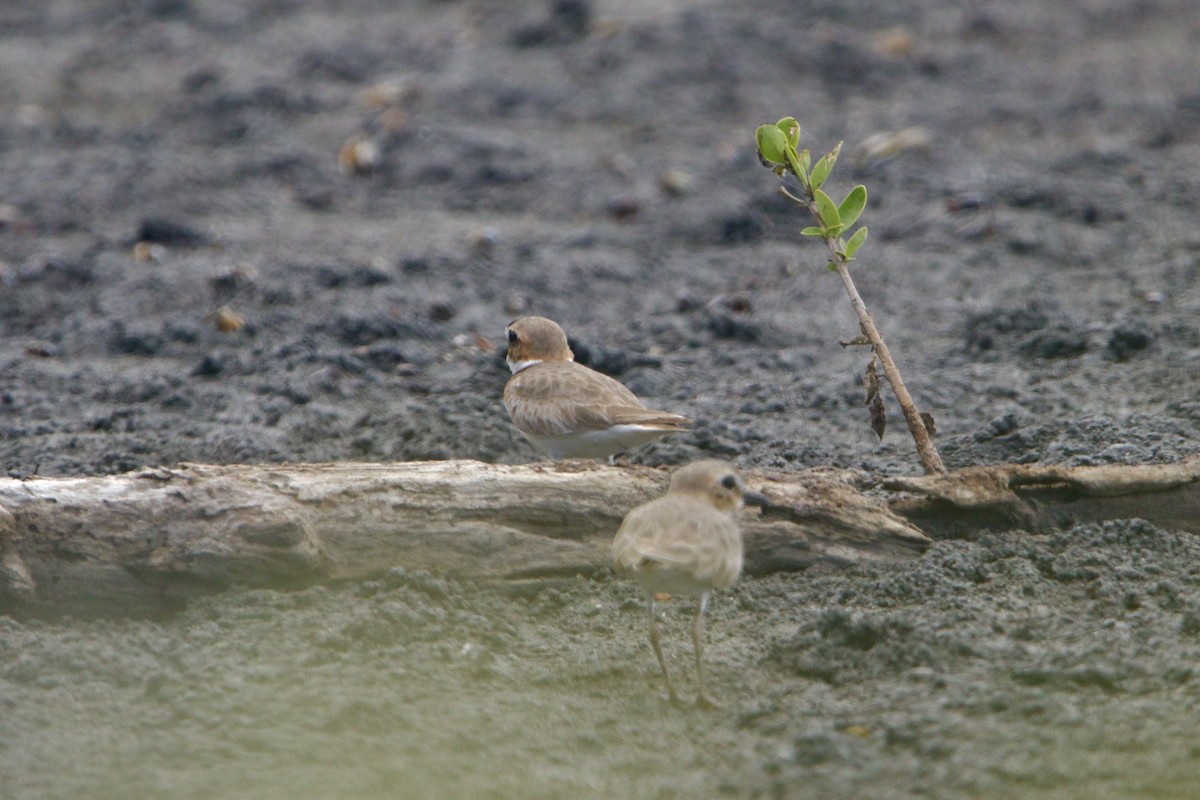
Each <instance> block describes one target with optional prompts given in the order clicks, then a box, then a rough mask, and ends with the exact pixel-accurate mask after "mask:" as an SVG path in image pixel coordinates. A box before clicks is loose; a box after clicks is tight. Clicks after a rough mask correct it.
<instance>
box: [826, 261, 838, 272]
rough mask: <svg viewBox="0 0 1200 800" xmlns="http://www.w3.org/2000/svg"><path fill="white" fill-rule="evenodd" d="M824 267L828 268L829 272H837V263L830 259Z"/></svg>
mask: <svg viewBox="0 0 1200 800" xmlns="http://www.w3.org/2000/svg"><path fill="white" fill-rule="evenodd" d="M825 269H827V270H829V271H830V272H837V264H835V263H833V262H832V261H827V262H826V263H825Z"/></svg>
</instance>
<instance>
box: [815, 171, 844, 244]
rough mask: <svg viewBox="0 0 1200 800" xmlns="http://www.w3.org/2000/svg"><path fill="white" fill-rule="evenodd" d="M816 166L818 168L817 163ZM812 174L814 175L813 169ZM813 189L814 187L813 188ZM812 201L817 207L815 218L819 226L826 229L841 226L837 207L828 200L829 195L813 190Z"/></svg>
mask: <svg viewBox="0 0 1200 800" xmlns="http://www.w3.org/2000/svg"><path fill="white" fill-rule="evenodd" d="M817 166H820V164H819V163H818V164H817ZM813 173H814V174H816V169H815V168H814V170H813ZM814 188H815V187H814ZM813 201H814V203H815V204H816V206H817V216H818V217H820V218H821V224H822V225H823V226H825V227H826V228H833V227H835V226H837V225H841V224H842V218H841V217H839V216H838V209H837V206H835V205H834V204H833V201H832V200H830V199H829V195H827V194H825V193H824V192H822V191H821V190H820V189H815V191H814V192H813Z"/></svg>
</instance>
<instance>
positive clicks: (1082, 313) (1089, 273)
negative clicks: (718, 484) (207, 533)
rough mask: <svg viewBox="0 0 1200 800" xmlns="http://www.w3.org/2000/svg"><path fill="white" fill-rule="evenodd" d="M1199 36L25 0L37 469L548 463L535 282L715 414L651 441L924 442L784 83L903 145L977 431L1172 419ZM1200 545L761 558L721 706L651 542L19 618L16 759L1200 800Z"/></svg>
mask: <svg viewBox="0 0 1200 800" xmlns="http://www.w3.org/2000/svg"><path fill="white" fill-rule="evenodd" d="M906 37H907V38H906ZM1198 45H1200V18H1198V17H1197V15H1196V13H1195V9H1194V8H1193V4H1192V2H1191V1H1190V0H1161V1H1160V2H1155V1H1154V0H1150V1H1149V2H1141V3H1128V2H1116V1H1115V0H1085V1H1084V2H1081V3H1074V4H1046V3H1040V2H1035V1H1034V0H1024V1H1023V2H1016V3H1009V4H1005V5H1003V6H1002V7H1001V6H995V7H992V6H972V7H968V8H964V7H962V6H961V5H960V4H952V3H946V2H933V0H923V1H922V2H918V3H909V4H889V3H881V2H879V0H852V2H849V3H847V2H840V3H812V4H796V3H789V2H766V3H758V4H755V5H754V7H753V10H734V9H733V8H732V7H728V6H727V5H726V4H718V3H709V2H682V1H681V2H658V3H649V2H647V3H636V2H617V1H616V0H614V2H602V1H601V0H597V2H593V3H587V2H577V1H573V0H562V1H561V2H558V3H556V4H553V5H548V4H543V3H540V2H539V3H521V4H511V3H498V2H496V3H492V2H468V1H467V0H458V1H457V2H453V1H452V2H413V3H403V4H399V5H397V4H392V3H383V2H371V1H370V0H360V1H357V2H354V1H352V2H343V3H339V4H335V5H334V6H330V5H328V4H322V3H316V2H306V1H305V0H285V1H284V2H258V3H245V2H205V3H201V2H196V1H194V0H193V2H187V1H186V0H184V1H183V2H161V1H157V2H154V1H150V0H147V1H146V2H92V3H85V2H68V1H67V0H57V1H52V2H46V3H25V4H8V5H5V6H4V7H3V8H0V74H3V75H4V77H5V80H4V81H3V86H0V175H3V183H2V185H0V466H2V467H3V468H4V469H5V470H6V471H7V472H8V473H9V474H11V475H14V476H24V475H31V474H43V475H74V474H97V473H109V472H120V471H125V470H129V469H133V468H136V467H139V466H143V465H152V464H170V463H175V462H179V461H185V460H186V461H200V462H264V461H265V462H272V461H285V460H286V461H316V460H347V459H357V460H364V459H365V460H401V459H430V458H433V459H439V458H451V457H466V458H478V459H482V460H485V461H501V462H519V461H527V460H532V459H533V458H534V454H533V453H532V452H531V451H530V450H529V448H528V446H527V445H526V444H525V443H524V442H523V441H522V440H521V439H520V438H519V437H518V436H517V435H516V434H515V432H514V431H513V430H512V429H511V427H510V426H509V425H508V423H507V421H506V419H505V418H504V415H503V411H502V408H501V406H500V404H499V394H500V390H501V387H502V386H503V383H504V380H505V377H506V376H505V373H504V370H503V366H502V363H501V362H500V361H499V360H498V359H497V357H496V353H495V350H494V347H495V346H497V345H499V343H500V341H501V338H502V333H503V327H504V324H505V323H506V322H507V321H508V320H509V319H511V318H512V317H513V316H516V315H518V314H520V313H526V312H530V313H540V314H545V315H547V316H551V317H554V318H556V319H559V320H560V321H562V322H563V324H564V325H565V327H566V328H567V330H568V332H569V333H571V334H572V335H573V337H574V338H575V340H576V342H577V345H578V347H577V350H578V351H579V352H580V354H581V356H582V355H584V354H586V357H587V359H588V360H589V361H590V362H591V363H593V364H594V365H596V366H597V367H599V368H601V369H604V370H606V371H609V372H612V373H613V374H616V375H618V376H619V377H620V378H621V379H622V380H623V381H625V382H626V383H627V384H628V385H630V386H631V387H632V388H633V389H634V390H635V391H637V392H638V393H639V394H640V395H642V396H643V397H644V398H646V399H647V400H648V401H649V402H651V403H652V404H654V405H655V406H658V407H663V408H670V409H672V410H677V411H679V412H681V413H686V414H688V415H689V416H692V417H695V418H696V419H697V421H698V423H697V426H696V428H695V430H694V431H692V432H690V433H688V434H686V435H680V436H675V437H673V438H671V439H669V440H665V441H663V442H661V443H659V444H655V445H650V446H647V447H644V448H642V449H640V450H638V451H636V452H634V453H632V454H630V455H629V457H628V458H629V460H630V461H633V462H638V463H649V464H663V465H671V464H678V463H683V462H686V461H689V460H692V459H694V458H696V457H699V456H711V455H717V456H721V457H725V458H729V459H732V460H734V461H736V462H737V463H739V464H741V465H743V466H747V467H769V468H777V469H787V468H789V467H791V466H809V465H816V464H835V465H840V466H852V467H862V468H866V469H869V470H872V471H876V472H881V473H907V472H915V471H916V470H917V464H916V459H915V456H914V454H913V451H912V446H911V443H909V442H907V441H906V439H905V437H904V436H902V435H901V433H902V432H901V431H900V430H899V429H900V427H901V425H900V423H899V415H898V414H897V413H895V412H893V413H892V415H891V416H892V421H891V427H892V430H891V431H890V432H889V433H888V434H887V437H886V438H885V439H884V441H883V442H882V444H881V443H879V442H878V441H877V440H875V438H874V434H872V433H871V431H870V429H869V427H868V421H867V414H866V411H865V409H864V408H863V407H862V405H861V390H860V387H859V375H860V374H861V372H862V369H863V368H864V367H865V366H866V363H865V362H866V359H865V358H864V357H863V355H862V353H861V352H859V351H856V350H849V351H848V350H844V349H843V348H842V347H840V346H839V345H838V344H837V342H838V340H846V339H849V338H851V337H853V336H854V335H855V334H856V333H857V330H856V323H855V321H854V318H853V315H852V314H851V312H850V310H849V307H848V305H847V304H846V303H845V302H844V298H843V297H842V296H841V294H840V293H841V288H840V286H839V285H837V282H836V281H835V280H834V279H833V278H832V277H831V276H830V275H829V274H828V273H826V272H825V271H824V270H823V269H822V261H821V259H820V257H819V255H820V254H819V252H818V251H817V250H816V248H815V247H814V246H813V245H812V243H811V242H808V241H804V240H802V239H801V237H800V236H799V235H798V231H799V228H800V227H801V225H802V221H801V220H800V219H798V217H797V216H796V214H795V212H794V211H793V209H792V208H791V207H789V206H788V204H787V203H786V202H785V201H783V200H782V199H781V198H779V197H778V196H777V195H776V194H775V179H774V177H773V176H772V175H771V174H770V173H769V172H767V171H766V170H764V169H762V168H761V167H760V166H759V165H758V163H757V161H756V159H755V156H754V153H753V151H752V145H751V143H752V141H753V136H752V134H753V129H754V127H755V126H756V125H757V124H759V123H762V122H769V121H773V120H775V119H777V118H779V117H781V116H784V115H787V114H794V115H796V116H797V117H798V118H799V119H800V120H801V122H802V124H803V125H804V126H805V135H806V138H807V139H808V141H809V143H810V144H811V145H812V146H813V147H815V148H828V147H831V146H832V145H833V144H834V143H835V142H836V141H837V140H838V139H845V141H846V156H845V157H844V158H843V162H842V165H841V166H840V167H839V171H838V172H837V173H835V178H834V183H835V185H837V186H841V187H848V186H850V185H851V181H862V182H864V183H866V184H867V186H868V188H869V190H870V193H871V201H870V204H869V206H868V209H867V212H866V214H865V216H864V221H865V222H866V223H867V224H868V225H869V226H870V229H871V232H872V238H871V240H870V242H869V243H868V245H867V246H866V248H865V249H864V250H863V251H862V253H861V257H860V262H861V263H860V264H859V265H858V266H857V273H856V274H857V276H858V280H859V286H860V290H861V291H862V293H863V295H864V297H865V298H866V300H867V302H868V304H869V305H870V306H871V308H872V310H873V311H874V312H875V314H876V316H877V318H878V321H879V323H880V325H881V327H882V329H883V331H884V334H885V336H887V338H888V340H889V343H890V344H891V346H892V348H893V350H894V352H895V354H896V355H897V358H898V360H899V362H900V364H901V367H902V368H903V369H904V370H905V373H906V377H907V380H908V382H909V386H910V389H911V390H912V392H913V393H914V395H915V396H916V397H917V399H918V402H919V403H921V405H922V406H923V407H925V408H926V409H927V410H929V411H931V412H932V413H933V414H934V416H935V417H936V418H937V423H938V431H939V444H940V446H941V448H942V452H943V455H944V457H945V458H946V460H947V462H948V464H949V465H951V466H964V465H970V464H982V463H993V462H999V461H1028V462H1037V461H1040V462H1045V463H1070V464H1086V463H1114V462H1115V463H1154V462H1164V461H1177V460H1179V459H1181V458H1183V457H1186V456H1188V455H1191V454H1194V453H1196V452H1200V399H1198V397H1200V392H1198V391H1197V388H1198V385H1200V383H1198V381H1197V378H1196V375H1197V371H1198V370H1200V321H1198V320H1200V233H1198V232H1197V229H1196V224H1195V223H1196V219H1197V218H1198V216H1200V178H1198V177H1197V172H1196V168H1195V165H1196V164H1197V163H1200V56H1198V55H1197V53H1200V47H1198ZM911 126H921V127H923V128H924V129H926V131H927V132H928V139H929V144H928V146H926V147H924V148H920V149H916V150H911V151H908V152H905V153H903V154H901V155H898V156H895V157H890V158H885V159H868V158H865V157H862V156H861V155H860V156H858V157H856V153H861V150H860V149H859V145H860V144H861V143H862V142H864V141H865V140H867V138H868V137H869V136H871V135H873V134H876V133H879V132H881V131H895V130H899V129H903V128H907V127H911ZM356 136H357V137H359V141H366V142H369V144H367V145H362V146H360V147H359V148H358V149H357V150H354V148H353V143H351V147H350V148H349V149H348V150H347V151H346V152H347V153H350V152H351V151H353V152H356V153H357V156H354V157H348V158H346V159H343V160H344V161H345V163H346V165H349V166H353V165H354V164H358V165H359V167H360V169H359V170H358V173H357V174H350V173H348V172H347V171H346V170H345V169H344V168H343V166H342V165H340V164H339V151H340V150H342V148H343V145H344V144H346V143H347V142H348V141H350V140H351V139H352V137H356ZM139 242H144V243H145V244H143V245H141V246H140V247H137V248H136V250H135V245H138V243H139ZM222 307H226V308H227V309H229V310H231V311H232V312H234V313H235V314H237V315H238V316H239V317H240V318H241V319H242V320H243V321H244V326H243V327H241V328H240V330H238V331H235V332H223V331H221V330H219V329H218V327H217V324H216V322H217V318H216V317H215V316H214V312H216V311H217V310H218V309H220V308H222ZM235 327H236V326H235ZM1198 556H1200V552H1198V548H1197V544H1196V543H1195V541H1194V537H1192V536H1190V535H1187V534H1182V533H1176V532H1171V531H1164V530H1159V529H1156V528H1153V527H1151V526H1147V525H1145V524H1144V523H1141V522H1138V521H1125V522H1114V523H1110V524H1107V525H1100V526H1083V527H1078V528H1074V529H1071V530H1067V531H1062V532H1060V533H1055V534H1042V535H1035V534H1032V533H1029V532H1025V531H996V532H989V531H979V532H977V533H975V534H974V535H972V536H970V537H968V538H966V539H963V540H955V541H946V542H940V543H938V544H937V545H936V546H935V547H934V548H933V549H932V550H931V551H930V552H929V553H928V554H927V555H926V556H925V557H924V558H923V559H921V561H920V562H918V563H915V564H908V565H899V566H894V567H870V568H867V567H862V568H855V569H849V570H845V571H832V570H825V569H814V570H811V571H809V572H808V573H805V574H802V575H794V576H776V577H772V578H768V579H758V580H747V581H744V582H743V584H742V585H741V586H740V587H739V588H738V589H737V590H736V591H735V592H733V593H732V594H731V595H730V596H728V597H725V598H722V599H720V600H719V601H718V603H717V604H716V607H715V609H714V610H713V614H712V620H711V624H710V642H711V645H710V648H709V652H710V655H711V671H712V676H713V678H712V679H713V683H714V687H713V688H714V691H716V692H719V693H720V695H722V696H723V697H724V698H725V700H726V701H727V704H728V708H727V709H726V710H725V711H722V712H717V713H708V714H706V713H702V712H699V711H695V710H692V709H675V708H672V707H671V706H669V705H668V704H666V703H665V701H663V700H662V699H661V694H662V692H661V687H660V686H659V685H658V677H657V676H656V675H655V669H654V668H655V664H654V660H653V656H652V655H651V653H650V652H649V648H648V647H646V645H645V641H644V619H643V616H642V613H641V611H640V606H639V605H638V603H637V602H636V601H635V600H634V598H633V594H634V593H633V592H632V590H631V589H630V587H628V586H625V585H623V584H621V583H618V582H612V581H594V582H592V581H584V580H580V581H579V582H577V583H573V584H568V585H566V586H564V587H562V588H560V589H552V590H546V591H544V592H542V593H541V594H538V595H535V596H532V597H526V598H513V597H506V596H501V595H497V594H495V593H494V591H493V590H481V589H476V588H473V587H471V586H469V585H465V584H459V583H453V582H445V581H441V580H439V579H436V578H429V577H427V576H420V575H406V574H402V573H397V574H395V575H393V576H392V578H391V579H389V580H387V581H383V582H379V583H373V584H365V585H356V586H338V587H327V588H316V589H310V590H307V591H303V592H296V593H273V592H253V593H247V592H232V593H229V594H227V595H222V596H218V597H214V598H211V599H209V600H207V601H204V602H202V603H198V604H196V605H194V606H192V607H191V608H189V609H187V610H185V611H183V612H182V613H181V614H180V615H178V616H177V617H174V618H171V619H165V620H159V621H146V620H140V621H132V620H130V621H122V620H109V621H91V622H81V621H77V620H69V619H68V620H27V619H22V620H0V795H3V796H4V797H5V798H9V797H12V798H32V797H54V796H78V795H83V794H87V795H88V796H94V797H117V796H121V797H128V796H135V795H144V796H165V795H170V796H178V797H240V796H254V797H285V796H287V797H293V796H297V795H301V794H303V795H312V796H317V795H321V796H339V797H376V796H378V797H396V796H400V797H444V796H448V795H460V796H484V797H487V796H494V797H517V796H521V797H576V796H629V797H672V796H684V795H688V796H712V795H718V794H723V795H728V796H734V797H753V796H783V797H791V796H813V797H833V796H847V795H852V794H857V795H863V796H875V797H879V796H888V797H913V798H916V797H922V798H925V797H944V798H967V797H971V798H979V797H996V798H1002V797H1005V798H1006V797H1023V798H1024V797H1047V798H1049V797H1054V798H1061V797H1066V798H1072V797H1080V798H1082V797H1089V798H1105V797H1112V798H1127V797H1135V796H1136V797H1171V798H1175V797H1178V798H1185V797H1188V798H1190V797H1193V796H1194V795H1195V789H1194V787H1195V784H1196V780H1197V778H1200V749H1198V746H1197V744H1196V743H1195V730H1196V729H1197V725H1198V723H1200V676H1197V675H1196V674H1195V669H1196V668H1195V666H1194V665H1195V664H1197V663H1200V662H1198V658H1197V657H1198V656H1200V567H1196V566H1195V565H1196V564H1197V563H1198ZM689 611H690V609H688V608H687V607H686V604H684V603H676V604H669V605H668V612H667V617H668V620H669V623H670V625H669V628H670V631H671V637H670V638H671V641H670V645H671V650H672V653H673V655H674V657H675V659H676V665H677V666H678V667H679V668H680V669H681V670H682V669H684V668H685V667H686V665H687V663H688V660H687V648H686V633H685V628H686V615H687V614H688V613H689Z"/></svg>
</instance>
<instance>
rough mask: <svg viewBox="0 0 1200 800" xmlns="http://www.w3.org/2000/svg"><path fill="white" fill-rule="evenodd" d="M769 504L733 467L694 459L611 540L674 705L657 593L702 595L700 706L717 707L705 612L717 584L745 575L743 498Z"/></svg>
mask: <svg viewBox="0 0 1200 800" xmlns="http://www.w3.org/2000/svg"><path fill="white" fill-rule="evenodd" d="M747 501H748V502H751V503H754V504H755V505H766V504H767V499H766V498H765V497H763V496H762V495H761V494H758V493H756V492H747V491H746V488H745V484H743V483H742V478H741V476H740V475H739V474H738V472H737V470H736V469H734V468H733V467H732V466H731V465H730V464H728V463H726V462H724V461H717V460H715V459H710V460H707V461H697V462H695V463H693V464H688V465H687V466H686V467H683V468H682V469H680V470H679V471H678V472H676V473H675V474H674V476H672V478H671V486H670V488H669V489H668V490H667V493H666V494H665V495H664V496H662V497H660V498H658V499H657V500H651V501H650V502H648V503H645V504H643V505H640V506H638V507H637V508H635V509H633V510H632V511H630V512H629V514H628V515H627V516H626V517H625V521H624V522H622V523H621V528H620V529H619V530H618V531H617V535H616V538H614V539H613V543H612V560H613V564H614V565H615V566H616V567H617V569H618V570H619V571H621V572H628V573H632V574H633V577H634V579H635V580H636V581H637V583H638V585H639V586H640V587H641V589H642V592H643V594H645V596H646V605H647V606H648V607H649V611H650V644H651V646H652V647H653V648H654V655H655V656H657V657H658V665H659V666H660V667H662V673H663V677H664V678H666V681H667V692H668V693H669V695H670V697H671V701H672V702H678V701H679V695H677V694H676V693H675V684H674V683H672V682H671V673H670V672H669V671H668V670H667V662H666V660H665V659H664V658H663V651H662V643H661V639H660V636H659V633H658V618H657V616H656V614H655V610H654V595H655V593H656V592H667V593H669V594H680V595H693V596H699V598H700V599H699V601H698V603H697V605H696V617H695V619H694V620H693V621H692V645H693V647H694V648H695V652H696V705H698V706H701V707H703V708H719V707H720V705H719V704H718V703H717V702H716V701H715V700H713V699H712V698H711V697H710V696H709V695H708V694H707V693H705V691H704V666H703V656H704V642H703V640H704V612H705V610H706V609H707V608H708V598H709V596H710V595H711V594H712V592H713V590H714V589H728V588H730V587H731V586H733V584H735V583H736V582H737V579H738V576H739V575H741V573H742V534H741V532H740V531H739V530H738V526H737V522H736V521H735V517H736V515H737V512H738V510H739V509H741V507H742V504H743V503H744V502H747Z"/></svg>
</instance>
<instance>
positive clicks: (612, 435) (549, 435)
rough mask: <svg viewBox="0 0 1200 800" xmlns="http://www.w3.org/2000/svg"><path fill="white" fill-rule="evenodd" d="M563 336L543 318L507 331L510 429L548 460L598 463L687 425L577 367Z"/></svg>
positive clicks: (515, 324) (506, 401)
mask: <svg viewBox="0 0 1200 800" xmlns="http://www.w3.org/2000/svg"><path fill="white" fill-rule="evenodd" d="M574 358H575V355H574V353H572V352H571V348H570V346H569V345H568V344H567V335H566V334H565V333H563V329H562V328H560V327H559V326H558V324H557V323H555V322H553V321H552V320H548V319H546V318H545V317H521V318H520V319H517V320H513V322H512V323H510V324H509V326H508V355H507V360H508V367H509V369H511V370H512V372H513V374H512V377H511V378H509V379H508V383H507V384H506V385H505V387H504V406H505V408H507V409H508V415H509V417H511V418H512V421H513V424H514V425H516V426H517V430H519V431H520V432H521V433H522V435H524V436H525V438H526V439H528V440H529V441H530V442H531V443H533V445H534V447H537V448H538V449H539V450H543V451H545V452H546V453H549V454H550V457H551V458H603V457H605V456H612V455H614V454H615V453H619V452H621V451H623V450H628V449H629V448H631V447H636V446H637V445H639V444H644V443H646V442H649V441H653V440H654V439H657V438H659V437H660V436H662V435H664V434H667V433H671V432H672V431H681V430H684V429H686V428H687V427H688V425H690V424H691V422H692V421H691V420H690V419H688V418H687V417H684V416H680V415H679V414H672V413H670V412H669V411H653V410H651V409H648V408H646V406H644V405H643V404H642V401H641V400H638V399H637V396H636V395H635V394H634V393H633V392H631V391H629V390H628V389H626V388H625V387H624V386H622V385H621V384H620V383H618V382H617V381H615V380H613V379H612V378H610V377H608V376H607V375H603V374H601V373H599V372H596V371H595V370H593V369H588V368H587V367H585V366H583V365H582V364H576V363H575V361H574Z"/></svg>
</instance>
